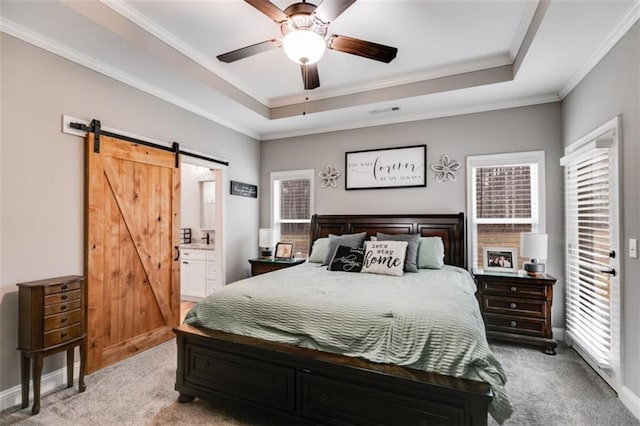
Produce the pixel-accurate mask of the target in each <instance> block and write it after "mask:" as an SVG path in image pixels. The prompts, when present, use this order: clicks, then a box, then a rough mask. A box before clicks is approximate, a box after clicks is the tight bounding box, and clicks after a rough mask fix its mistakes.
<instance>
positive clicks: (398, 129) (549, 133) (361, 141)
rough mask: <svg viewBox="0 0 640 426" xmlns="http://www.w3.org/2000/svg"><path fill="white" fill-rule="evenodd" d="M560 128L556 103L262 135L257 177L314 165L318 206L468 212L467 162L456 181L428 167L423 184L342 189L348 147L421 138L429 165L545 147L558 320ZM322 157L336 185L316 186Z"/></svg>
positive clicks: (559, 317) (556, 319)
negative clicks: (439, 179)
mask: <svg viewBox="0 0 640 426" xmlns="http://www.w3.org/2000/svg"><path fill="white" fill-rule="evenodd" d="M561 132H562V126H561V121H560V104H559V103H553V104H545V105H536V106H530V107H522V108H512V109H504V110H500V111H492V112H483V113H478V114H469V115H462V116H457V117H448V118H440V119H433V120H424V121H417V122H411V123H404V124H394V125H388V126H380V127H369V128H365V129H357V130H347V131H341V132H334V133H326V134H319V135H312V136H304V137H297V138H288V139H282V140H273V141H263V142H262V145H261V151H262V175H261V182H260V184H261V186H262V188H269V175H270V173H271V172H274V171H285V170H295V169H314V170H315V175H316V179H315V210H316V213H320V214H331V213H333V214H337V213H345V214H348V213H371V214H377V213H443V212H444V213H451V212H460V211H465V212H466V208H465V205H466V173H465V170H464V167H463V169H462V170H461V171H460V173H459V174H458V178H457V180H456V182H447V183H436V182H435V175H434V173H433V172H432V171H431V170H430V169H429V170H428V174H427V188H407V189H382V190H359V191H346V190H345V189H344V156H345V151H355V150H362V149H372V148H386V147H393V146H403V145H415V144H423V143H424V144H427V163H428V164H429V165H431V164H432V163H434V162H436V161H439V160H440V158H441V157H442V155H444V154H448V155H449V157H450V158H452V159H455V160H458V161H460V162H462V163H463V164H465V162H466V156H468V155H478V154H496V153H505V152H518V151H535V150H544V151H545V163H546V206H547V216H546V222H547V232H548V233H549V261H548V272H549V273H551V274H552V275H554V276H556V277H558V278H559V280H558V283H557V286H556V289H555V292H554V296H555V299H554V306H553V313H552V321H553V326H554V327H563V324H564V297H563V296H564V288H563V287H564V286H563V279H562V277H563V250H562V205H563V203H562V185H561V182H562V174H561V173H562V170H561V168H560V164H559V158H560V155H561V152H562V140H561V138H562V133H561ZM326 164H331V165H333V166H334V167H337V168H338V170H340V171H341V172H342V173H343V175H342V176H340V178H339V180H338V188H325V189H322V188H321V186H320V179H319V178H318V177H317V176H318V173H319V172H320V171H321V170H322V169H323V168H324V167H325V165H326ZM260 211H261V216H260V222H261V225H262V226H268V224H269V222H270V217H269V198H268V197H267V196H266V195H265V196H264V197H262V200H261V210H260Z"/></svg>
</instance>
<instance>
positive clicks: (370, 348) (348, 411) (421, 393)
mask: <svg viewBox="0 0 640 426" xmlns="http://www.w3.org/2000/svg"><path fill="white" fill-rule="evenodd" d="M358 232H366V233H367V235H368V236H375V235H376V233H378V232H383V233H386V234H420V235H421V236H424V237H429V236H437V237H440V238H441V239H442V242H443V243H444V252H445V263H446V266H445V267H444V268H442V270H439V271H422V270H421V271H419V273H406V274H405V278H403V279H402V280H403V281H402V286H398V285H397V283H398V282H399V281H395V283H396V284H393V283H394V281H393V279H391V280H389V279H388V278H383V277H381V276H373V275H372V274H349V273H345V272H329V271H326V267H320V266H318V265H317V264H315V265H314V264H311V263H305V264H303V265H300V266H295V267H292V268H287V269H284V270H281V271H278V272H273V273H269V274H265V275H260V276H258V277H254V278H251V279H248V280H243V281H240V282H237V283H234V284H232V285H230V286H228V288H226V289H225V291H224V292H219V293H218V294H217V295H214V296H215V297H213V296H212V297H211V298H210V299H211V300H209V299H208V300H207V301H203V302H202V303H200V304H198V305H197V306H196V307H194V309H193V310H192V311H191V312H190V313H189V315H188V316H187V320H185V322H190V323H191V324H192V325H187V324H182V325H181V326H179V327H177V328H176V329H175V331H176V335H177V344H178V368H177V373H176V390H177V391H178V392H179V393H180V397H179V401H181V402H187V401H190V400H192V399H193V398H194V397H199V398H203V399H207V400H220V399H222V400H227V401H231V402H235V403H237V404H246V405H250V406H255V407H259V408H261V409H267V410H270V411H275V412H277V413H280V414H282V415H285V416H288V418H291V420H292V421H295V422H300V421H302V422H310V423H331V424H486V423H487V413H488V411H489V409H490V408H491V409H492V415H493V416H494V417H495V418H496V419H498V420H499V421H501V420H503V419H504V418H505V417H508V415H509V413H510V411H509V410H510V405H509V403H508V399H506V395H505V394H504V388H503V385H504V372H503V371H502V370H501V367H500V366H499V363H497V361H495V360H494V359H493V358H492V357H493V355H492V354H491V353H490V350H489V349H488V345H487V344H486V338H485V336H484V328H483V326H482V320H481V317H480V313H479V310H478V307H477V304H476V303H475V299H474V297H473V293H474V292H475V288H474V287H473V283H472V282H471V283H469V282H470V281H471V280H470V277H469V274H468V273H467V272H466V271H464V270H463V269H460V268H464V267H465V266H466V262H465V256H464V253H465V251H464V216H463V214H462V213H459V214H435V215H410V216H400V215H383V216H366V215H364V216H363V215H315V216H314V217H313V219H312V223H311V238H312V241H315V240H316V239H318V238H322V237H326V236H328V234H336V235H341V234H352V233H358ZM366 276H369V277H366ZM441 277H445V278H441ZM394 278H395V277H394ZM441 279H444V280H445V281H446V282H451V283H453V282H456V284H455V285H454V284H451V285H445V286H442V285H439V284H437V283H436V281H437V280H441ZM389 283H391V284H389ZM424 283H429V284H428V285H427V284H424ZM429 286H431V287H429ZM291 295H295V301H294V300H293V299H292V298H291ZM439 297H440V299H438V298H439ZM447 300H449V301H451V303H453V305H452V306H449V305H447V304H445V303H444V302H445V301H447ZM457 300H466V302H465V303H464V304H463V303H461V302H457ZM447 303H449V302H447ZM456 303H458V305H459V306H458V305H456ZM400 305H403V306H404V305H406V307H403V306H400ZM430 305H431V306H430ZM441 305H442V306H441ZM401 307H402V308H403V309H404V311H403V310H402V309H401ZM405 308H406V309H405ZM423 308H424V309H427V310H428V311H429V312H431V314H430V315H431V317H428V318H426V319H424V321H426V322H427V323H428V324H431V323H434V322H435V323H438V322H440V323H443V324H444V325H442V326H439V328H434V330H435V331H433V332H431V331H430V332H429V333H426V334H425V333H424V332H422V331H420V330H422V326H420V327H417V326H415V324H417V323H418V322H419V320H420V321H422V319H420V318H422V317H423V315H422V313H421V312H422V310H423ZM460 310H466V311H468V313H466V314H464V315H462V314H460V312H459V311H460ZM405 311H406V312H405ZM255 313H258V315H254V314H255ZM338 316H340V317H341V318H342V320H341V323H340V322H339V323H338V324H335V323H332V322H331V321H332V320H333V318H334V317H338ZM466 317H471V319H470V320H468V319H464V318H466ZM211 318H213V324H210V323H208V322H207V321H209V320H210V319H211ZM374 318H377V320H374ZM434 318H435V320H434ZM459 318H461V319H460V320H459ZM253 323H256V324H253ZM378 323H379V324H378ZM398 324H401V326H399V325H398ZM245 325H251V327H248V326H245ZM429 326H430V325H429ZM451 330H456V331H455V333H454V332H453V331H451ZM314 333H315V334H314ZM456 333H457V334H456ZM454 334H456V335H460V336H463V337H448V336H449V335H451V336H453V335H454ZM458 340H460V341H461V342H462V343H460V342H458ZM462 344H464V345H463V346H464V348H463V349H459V350H458V349H457V346H456V345H462ZM416 347H417V348H418V349H417V351H416V349H415V348H416ZM416 354H417V355H416ZM458 358H460V360H459V359H458ZM463 358H469V359H470V361H468V360H465V361H462V359H463ZM467 364H468V365H472V366H471V367H468V366H467ZM476 367H477V368H476ZM476 370H477V371H476Z"/></svg>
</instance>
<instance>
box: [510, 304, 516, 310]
mask: <svg viewBox="0 0 640 426" xmlns="http://www.w3.org/2000/svg"><path fill="white" fill-rule="evenodd" d="M509 306H510V307H511V309H515V308H517V307H518V305H516V304H515V303H512V304H510V305H509Z"/></svg>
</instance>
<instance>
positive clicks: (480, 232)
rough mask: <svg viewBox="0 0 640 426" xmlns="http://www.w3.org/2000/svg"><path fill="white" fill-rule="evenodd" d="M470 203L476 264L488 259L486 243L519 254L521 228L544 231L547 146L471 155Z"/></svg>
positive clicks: (471, 255) (471, 242) (473, 261)
mask: <svg viewBox="0 0 640 426" xmlns="http://www.w3.org/2000/svg"><path fill="white" fill-rule="evenodd" d="M467 206H468V209H469V259H470V262H471V266H472V267H474V268H481V267H482V265H483V264H484V262H483V260H484V259H483V258H482V257H483V249H484V248H485V247H508V248H516V249H517V250H518V256H519V255H520V233H521V232H545V223H544V220H545V215H544V151H533V152H521V153H510V154H495V155H476V156H470V157H467ZM522 262H523V259H522V257H520V256H519V257H518V263H517V267H518V269H522Z"/></svg>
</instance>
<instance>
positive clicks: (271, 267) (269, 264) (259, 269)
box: [249, 257, 306, 277]
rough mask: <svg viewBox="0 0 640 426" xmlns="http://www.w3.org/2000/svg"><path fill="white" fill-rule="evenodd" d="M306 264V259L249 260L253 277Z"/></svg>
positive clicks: (269, 258)
mask: <svg viewBox="0 0 640 426" xmlns="http://www.w3.org/2000/svg"><path fill="white" fill-rule="evenodd" d="M304 262H306V259H296V258H293V259H274V258H272V257H268V258H262V257H261V258H257V259H249V263H250V264H251V276H252V277H255V276H256V275H260V274H266V273H267V272H271V271H277V270H278V269H283V268H289V267H291V266H296V265H299V264H301V263H304Z"/></svg>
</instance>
